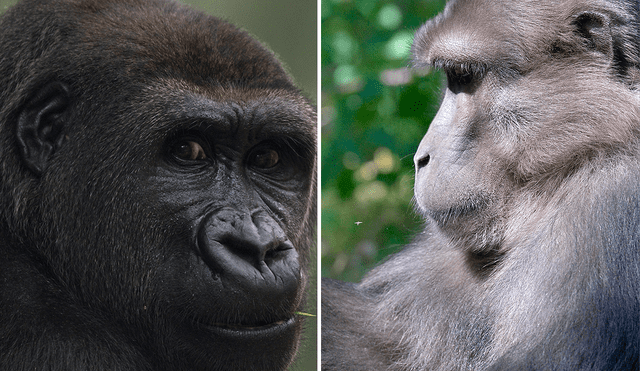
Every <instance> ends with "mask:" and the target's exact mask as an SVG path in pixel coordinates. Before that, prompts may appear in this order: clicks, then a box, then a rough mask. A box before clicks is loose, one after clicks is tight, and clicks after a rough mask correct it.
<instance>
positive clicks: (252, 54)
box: [10, 0, 295, 90]
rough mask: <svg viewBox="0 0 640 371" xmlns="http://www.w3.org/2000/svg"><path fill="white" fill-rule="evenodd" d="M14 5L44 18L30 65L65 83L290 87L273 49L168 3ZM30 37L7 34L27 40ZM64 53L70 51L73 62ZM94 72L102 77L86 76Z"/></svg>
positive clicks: (31, 0) (41, 0) (44, 1)
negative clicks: (174, 81)
mask: <svg viewBox="0 0 640 371" xmlns="http://www.w3.org/2000/svg"><path fill="white" fill-rule="evenodd" d="M10 11H11V10H10ZM13 11H15V12H20V13H23V14H24V13H26V17H29V18H33V19H45V22H43V23H42V24H41V25H40V29H41V30H42V32H41V34H40V35H39V36H38V37H39V38H40V39H41V40H40V42H41V44H40V45H41V46H42V51H41V52H40V56H41V58H38V60H37V61H36V63H37V64H41V65H43V67H44V66H46V67H48V68H46V70H48V71H51V70H58V71H60V72H59V73H60V74H61V75H62V76H58V77H63V78H65V79H66V80H69V81H70V82H77V83H80V84H84V85H91V83H92V82H93V84H95V85H101V86H108V85H109V84H108V83H109V82H111V83H112V84H111V85H114V84H115V85H116V86H117V85H119V81H120V79H123V80H126V81H128V83H129V84H130V83H131V82H135V81H147V80H148V79H149V78H150V77H152V78H153V77H156V78H159V77H170V78H181V79H185V80H188V81H191V82H193V83H196V84H198V85H209V86H210V85H213V84H219V85H229V84H232V85H235V86H248V87H270V88H279V89H290V90H295V88H294V87H293V84H292V82H291V80H290V78H289V77H288V76H287V74H286V72H285V71H284V69H283V68H282V66H281V65H280V64H279V63H278V62H277V60H276V59H275V56H274V55H273V53H271V52H270V51H268V50H267V49H266V48H264V47H263V46H262V45H261V44H260V43H259V42H257V41H255V40H254V39H253V38H251V37H250V36H249V35H248V34H247V33H246V32H245V31H242V30H240V29H238V28H236V27H235V26H233V25H231V24H229V23H227V22H225V21H223V20H220V19H218V18H215V17H212V16H209V15H206V14H203V13H199V12H196V11H193V10H191V9H188V8H186V7H183V6H181V5H180V4H178V3H175V2H172V1H166V0H152V1H141V0H117V1H115V0H69V1H50V0H28V1H25V2H23V3H20V4H18V5H17V7H16V9H13ZM43 14H46V15H45V16H43ZM29 37H30V35H21V34H16V35H14V37H12V39H14V40H17V41H18V42H22V43H32V42H33V40H29ZM61 46H64V48H62V47H61ZM63 50H65V53H63V52H62V51H63ZM69 52H73V53H75V54H76V58H74V59H72V60H71V63H72V65H69V63H70V59H69V58H68V53H69ZM97 72H100V73H97ZM65 75H66V76H65ZM96 76H101V77H102V78H103V79H105V80H106V79H109V80H108V81H104V80H103V81H95V80H91V79H95V78H96Z"/></svg>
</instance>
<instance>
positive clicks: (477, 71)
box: [431, 58, 487, 79]
mask: <svg viewBox="0 0 640 371" xmlns="http://www.w3.org/2000/svg"><path fill="white" fill-rule="evenodd" d="M431 65H432V66H433V68H437V69H440V70H443V71H444V72H446V73H447V74H452V75H459V76H461V75H471V76H473V77H474V78H476V79H477V78H481V77H483V76H484V75H485V73H486V71H487V66H486V65H485V64H482V63H477V62H468V61H467V62H462V61H456V60H452V59H446V58H436V59H433V60H432V61H431Z"/></svg>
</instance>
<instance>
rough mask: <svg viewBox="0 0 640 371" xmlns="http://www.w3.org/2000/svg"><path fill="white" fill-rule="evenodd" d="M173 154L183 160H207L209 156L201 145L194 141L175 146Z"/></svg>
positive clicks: (172, 150) (185, 141) (181, 142)
mask: <svg viewBox="0 0 640 371" xmlns="http://www.w3.org/2000/svg"><path fill="white" fill-rule="evenodd" d="M171 154H172V155H174V156H175V157H177V158H179V159H181V160H188V161H195V160H205V159H206V158H207V154H206V153H205V151H204V149H203V148H202V146H201V145H200V143H198V142H196V141H193V140H183V141H180V142H177V143H176V144H174V145H173V147H172V149H171Z"/></svg>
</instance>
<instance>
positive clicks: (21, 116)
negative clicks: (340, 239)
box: [0, 0, 316, 370]
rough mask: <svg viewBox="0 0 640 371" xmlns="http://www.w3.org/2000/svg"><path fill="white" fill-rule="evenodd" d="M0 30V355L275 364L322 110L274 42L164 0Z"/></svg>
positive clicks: (120, 362) (285, 326) (299, 304)
mask: <svg viewBox="0 0 640 371" xmlns="http://www.w3.org/2000/svg"><path fill="white" fill-rule="evenodd" d="M0 29H2V30H3V32H2V34H1V35H0V50H2V51H1V52H0V56H1V57H2V58H0V71H2V74H1V76H0V86H1V87H2V88H1V89H2V90H1V92H0V106H1V107H2V109H1V110H0V141H1V143H2V144H1V145H0V151H1V153H0V182H1V183H0V184H1V187H2V188H1V193H0V200H1V202H2V203H3V204H2V206H1V209H2V211H1V214H0V215H1V216H2V219H1V221H0V249H1V251H2V254H1V255H2V257H0V313H3V315H2V316H1V318H0V333H2V334H3V336H2V339H0V369H3V370H5V369H6V370H20V369H25V370H26V369H30V370H31V369H47V370H87V369H94V370H284V369H286V368H287V367H288V366H289V365H290V364H291V362H292V360H293V358H294V356H295V353H296V350H297V347H298V343H299V340H300V336H301V331H302V326H303V321H302V318H301V317H300V316H299V315H297V314H296V313H297V312H299V311H302V310H304V309H303V308H304V304H305V291H306V287H307V281H308V273H307V272H308V267H309V258H310V250H311V246H312V243H313V234H314V231H315V216H316V211H315V210H316V205H315V200H316V185H315V184H316V183H315V182H316V176H315V171H316V170H315V169H316V165H315V163H316V111H315V107H314V106H313V105H312V104H311V103H310V102H309V101H308V100H307V99H306V98H305V97H303V96H302V95H301V93H300V92H299V90H298V89H297V88H295V86H294V85H293V83H292V82H291V79H290V78H289V77H288V76H287V74H286V73H285V72H284V70H283V68H282V67H281V65H280V63H279V62H278V61H277V60H276V59H275V57H274V56H273V54H272V53H271V52H270V51H268V50H267V49H265V48H264V47H263V46H262V45H260V44H259V43H258V42H256V41H255V40H253V39H252V38H251V37H250V36H248V35H247V34H246V33H245V32H243V31H240V30H238V29H237V28H235V27H234V26H232V25H230V24H228V23H226V22H223V21H221V20H219V19H217V18H214V17H210V16H207V15H204V14H202V13H198V12H195V11H192V10H190V9H188V8H185V7H183V6H181V5H178V4H176V3H173V2H170V1H164V0H122V1H102V0H101V1H97V0H96V1H93V0H87V1H60V2H53V1H23V2H21V3H19V4H18V5H17V6H15V7H13V8H11V9H10V10H9V11H8V12H7V13H6V14H5V15H4V16H3V17H2V18H0Z"/></svg>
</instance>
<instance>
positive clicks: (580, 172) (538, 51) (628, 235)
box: [321, 0, 640, 370]
mask: <svg viewBox="0 0 640 371" xmlns="http://www.w3.org/2000/svg"><path fill="white" fill-rule="evenodd" d="M639 11H640V9H639V7H638V3H637V2H635V1H593V0H571V1H564V2H554V1H544V0H524V1H517V2H516V1H487V0H451V1H449V2H448V3H447V5H446V7H445V10H444V11H443V12H442V13H441V14H439V15H438V16H437V17H436V18H434V19H432V20H430V21H428V22H426V23H425V24H424V25H423V26H422V27H420V28H419V29H418V30H417V32H416V33H415V37H414V40H413V45H412V49H411V53H412V64H413V66H415V67H429V68H434V69H439V70H441V71H443V72H444V75H445V76H446V84H445V88H444V89H443V90H444V94H443V98H442V102H441V105H440V108H439V110H438V113H437V114H436V116H435V118H434V119H433V121H432V122H431V124H430V126H429V129H428V131H427V133H426V134H425V136H424V138H423V139H422V141H421V143H420V145H419V146H418V149H417V151H416V153H415V156H414V165H415V186H414V200H415V204H416V209H417V212H418V213H419V214H420V215H421V216H422V217H423V218H424V220H425V227H424V231H423V232H421V233H419V234H418V235H417V236H415V238H414V240H413V241H412V242H411V243H410V244H408V245H407V246H405V247H404V248H403V250H402V251H401V252H399V253H397V254H395V255H393V256H392V257H391V258H389V259H388V260H387V261H385V262H383V263H382V264H380V265H379V266H377V267H376V268H374V269H373V270H372V271H370V272H369V273H368V274H367V275H366V276H365V277H364V278H363V280H362V281H361V282H360V283H345V282H339V281H334V280H329V279H323V282H322V296H321V298H322V306H321V313H322V369H323V370H638V369H639V367H640V364H639V360H638V359H639V356H640V191H639V188H638V186H637V185H638V184H639V182H640V108H639V107H640V105H639V103H640V94H639V92H638V86H639V83H640V79H639V76H640V75H639V74H638V72H639V71H640V48H639V44H638V43H639V42H640V37H639V34H638V33H639V32H640V31H639V25H638V19H640V18H639V17H640V14H639Z"/></svg>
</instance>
